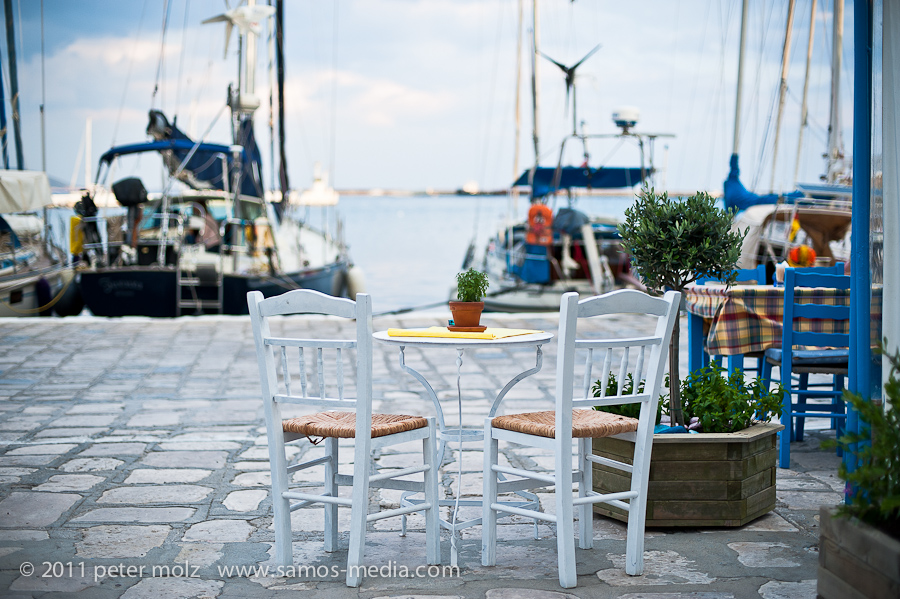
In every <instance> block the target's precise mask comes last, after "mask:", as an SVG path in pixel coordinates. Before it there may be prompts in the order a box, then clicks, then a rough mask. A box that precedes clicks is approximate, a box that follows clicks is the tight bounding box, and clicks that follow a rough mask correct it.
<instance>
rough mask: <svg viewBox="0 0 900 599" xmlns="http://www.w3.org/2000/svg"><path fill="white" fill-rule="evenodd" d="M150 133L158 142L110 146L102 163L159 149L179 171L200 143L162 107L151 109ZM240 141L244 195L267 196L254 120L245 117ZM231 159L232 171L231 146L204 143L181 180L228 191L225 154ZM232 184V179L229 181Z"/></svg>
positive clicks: (171, 167) (196, 186)
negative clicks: (224, 169)
mask: <svg viewBox="0 0 900 599" xmlns="http://www.w3.org/2000/svg"><path fill="white" fill-rule="evenodd" d="M147 133H148V134H149V135H151V136H152V137H153V138H154V139H155V140H156V141H153V142H146V143H140V144H131V145H127V146H118V147H115V148H111V149H109V150H108V151H107V152H106V153H105V154H103V156H101V157H100V163H101V164H103V163H108V162H110V161H112V160H113V159H114V158H115V157H116V156H122V155H125V154H135V153H140V152H154V151H155V152H159V153H160V154H161V155H162V157H163V161H164V162H165V163H166V166H167V167H168V169H169V173H171V174H173V175H174V174H175V173H176V172H177V171H178V167H179V166H181V163H182V162H184V159H185V158H187V156H188V154H190V152H191V150H192V149H193V148H194V146H195V145H196V142H195V141H194V140H192V139H191V138H190V137H188V136H187V135H186V134H185V133H184V132H182V131H181V130H180V129H179V128H178V127H176V126H175V125H174V124H170V123H169V121H168V119H167V118H166V117H165V115H163V113H162V112H160V111H158V110H151V111H150V123H149V124H148V125H147ZM238 144H239V145H240V146H242V147H243V149H244V150H243V152H242V153H241V194H243V195H247V196H253V197H259V198H261V197H263V186H262V158H261V155H260V151H259V146H258V145H257V144H256V137H255V136H254V134H253V121H252V119H251V117H250V116H244V117H243V118H242V119H241V122H240V125H239V127H238ZM223 156H224V157H225V158H226V159H227V163H228V171H229V172H231V171H232V170H233V168H234V166H235V165H234V156H233V155H232V153H231V146H227V145H223V144H210V143H201V144H199V145H198V146H197V149H196V151H195V152H194V154H193V155H192V156H191V158H190V159H189V160H188V161H187V164H185V167H184V169H183V170H182V171H181V173H179V175H178V179H179V180H181V181H183V182H184V183H186V184H187V185H188V186H190V187H191V188H192V189H218V190H224V188H225V187H224V182H225V178H224V177H223V173H222V157H223ZM229 183H230V181H229Z"/></svg>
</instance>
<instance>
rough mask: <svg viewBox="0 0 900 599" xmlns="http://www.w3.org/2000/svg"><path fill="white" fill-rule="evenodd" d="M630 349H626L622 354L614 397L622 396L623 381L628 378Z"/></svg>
mask: <svg viewBox="0 0 900 599" xmlns="http://www.w3.org/2000/svg"><path fill="white" fill-rule="evenodd" d="M630 350H631V348H630V347H626V348H625V351H623V352H622V362H621V363H620V364H619V388H618V390H617V391H616V395H622V389H624V388H625V379H626V378H627V377H628V354H629V353H630Z"/></svg>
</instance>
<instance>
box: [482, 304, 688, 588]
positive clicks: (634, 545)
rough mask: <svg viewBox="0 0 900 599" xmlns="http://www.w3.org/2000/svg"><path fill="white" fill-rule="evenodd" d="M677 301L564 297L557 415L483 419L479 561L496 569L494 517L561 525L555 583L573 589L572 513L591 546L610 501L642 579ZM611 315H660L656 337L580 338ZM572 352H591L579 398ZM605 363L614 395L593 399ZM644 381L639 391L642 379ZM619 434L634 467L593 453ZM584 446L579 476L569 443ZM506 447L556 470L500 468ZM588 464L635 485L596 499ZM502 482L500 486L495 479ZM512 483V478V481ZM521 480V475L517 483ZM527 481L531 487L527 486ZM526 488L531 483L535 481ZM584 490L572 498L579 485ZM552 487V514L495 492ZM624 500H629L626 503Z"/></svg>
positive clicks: (631, 568)
mask: <svg viewBox="0 0 900 599" xmlns="http://www.w3.org/2000/svg"><path fill="white" fill-rule="evenodd" d="M680 297H681V294H679V293H677V292H675V291H669V292H667V293H666V294H665V297H663V298H654V297H651V296H649V295H647V294H645V293H642V292H640V291H633V290H619V291H613V292H612V293H607V294H605V295H601V296H596V297H590V298H587V299H584V300H581V301H580V302H579V301H578V294H577V293H566V294H565V295H563V296H562V302H561V306H560V315H559V337H558V343H559V345H558V356H557V366H556V409H555V410H553V411H547V412H532V413H526V414H512V415H505V416H498V417H495V418H493V419H487V420H485V432H484V443H485V448H484V504H483V514H482V527H483V530H482V549H481V551H482V553H481V563H482V564H483V565H485V566H493V565H494V564H495V563H496V559H497V555H496V554H497V512H501V511H502V512H507V513H512V514H518V515H520V516H525V517H527V518H539V519H541V520H548V521H550V522H555V523H556V537H557V551H558V559H559V583H560V585H562V586H563V587H564V588H572V587H574V586H575V585H576V574H575V524H574V508H575V507H578V508H579V510H580V516H579V518H580V526H579V547H581V548H582V549H590V548H591V547H592V544H593V538H592V533H593V527H592V519H593V518H592V516H593V514H592V505H593V504H594V503H597V502H604V503H609V504H611V505H614V506H617V507H619V508H622V509H624V510H626V511H628V537H627V542H626V561H625V571H626V572H627V573H628V574H631V575H635V576H636V575H640V574H641V573H642V572H643V568H644V562H643V549H644V522H645V520H646V507H647V480H648V476H649V469H650V449H651V446H652V443H653V427H654V425H655V423H656V422H655V421H656V412H657V407H658V404H659V390H660V387H661V385H662V378H663V370H664V364H665V360H666V355H667V353H668V347H669V339H670V338H671V336H672V327H673V325H674V324H675V319H676V318H678V303H679V301H680ZM607 314H647V315H650V316H653V317H656V329H655V332H654V333H653V335H652V336H649V337H638V338H613V339H589V340H588V339H576V330H577V325H578V319H580V318H588V317H592V316H599V315H607ZM576 350H586V353H587V357H586V363H585V372H584V384H583V388H582V392H581V393H580V396H579V397H578V398H573V394H574V390H573V387H574V378H575V361H576V357H575V355H576ZM595 355H596V356H598V358H599V362H598V363H599V364H602V366H601V371H600V373H599V377H598V378H599V380H600V381H601V388H602V389H604V390H605V389H607V383H608V380H609V374H610V372H611V370H610V369H611V368H614V367H615V363H618V368H617V371H616V372H614V373H613V374H614V375H615V376H616V380H617V381H618V390H617V392H616V393H615V394H614V395H612V394H607V395H606V396H605V397H594V396H593V395H592V393H591V386H592V382H593V381H592V376H591V371H592V368H591V367H592V365H593V364H594V356H595ZM629 373H630V374H632V376H633V377H634V381H635V384H634V385H633V387H634V389H633V391H632V393H630V394H625V393H624V392H623V383H624V382H625V380H626V378H627V376H628V374H629ZM641 380H644V381H645V384H644V386H643V391H642V392H638V388H639V385H638V384H637V383H638V381H641ZM629 403H639V404H640V416H639V418H638V419H634V418H628V417H625V416H617V415H614V414H610V413H607V412H600V411H595V410H592V409H573V408H593V407H594V406H614V405H622V404H629ZM613 435H618V436H621V437H624V438H628V439H631V440H633V441H634V443H635V445H634V460H633V466H632V465H630V464H625V463H622V462H617V461H614V460H610V459H606V458H602V457H599V456H594V455H592V453H591V439H592V438H596V437H608V436H613ZM573 438H577V440H578V455H577V459H576V463H575V466H574V469H573V464H572V441H573ZM501 440H502V441H507V442H512V443H517V444H521V445H528V446H531V447H538V448H542V449H545V450H548V451H551V452H553V455H554V456H555V457H556V466H555V469H554V472H553V474H552V475H548V474H546V473H540V472H532V471H529V470H524V469H521V468H512V467H505V466H501V465H499V464H498V441H501ZM592 463H598V464H603V465H606V466H610V467H613V468H617V469H619V470H623V471H625V472H629V473H631V488H630V490H629V491H625V492H621V493H607V494H599V493H596V492H595V491H593V490H592V484H591V482H592V481H591V469H592ZM500 474H503V475H506V480H500V479H499V475H500ZM510 477H513V478H510ZM515 477H521V478H515ZM528 479H530V480H528ZM529 483H533V484H530V485H529ZM576 483H577V485H578V492H577V497H573V489H572V486H573V484H576ZM548 486H553V487H555V495H556V514H547V513H543V512H540V511H535V510H527V509H521V508H516V507H510V506H508V505H504V504H503V503H500V502H498V500H497V495H498V493H504V492H507V491H510V490H514V489H522V488H538V487H548ZM625 500H627V502H626V501H625Z"/></svg>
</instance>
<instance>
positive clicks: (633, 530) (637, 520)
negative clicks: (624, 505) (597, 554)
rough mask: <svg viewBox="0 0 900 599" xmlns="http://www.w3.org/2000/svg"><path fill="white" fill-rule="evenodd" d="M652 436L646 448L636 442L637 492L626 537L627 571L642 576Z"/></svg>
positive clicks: (633, 481) (633, 486)
mask: <svg viewBox="0 0 900 599" xmlns="http://www.w3.org/2000/svg"><path fill="white" fill-rule="evenodd" d="M651 442H652V438H650V439H648V441H647V445H646V447H645V448H641V447H639V446H638V444H637V443H635V446H634V459H633V460H632V463H633V464H634V470H633V472H632V473H631V491H633V492H636V493H637V497H635V498H634V499H632V500H631V501H630V502H629V505H628V531H627V533H626V538H625V573H626V574H628V575H630V576H640V575H641V574H643V573H644V529H645V528H646V522H647V486H648V484H649V481H650V449H651V445H650V443H651Z"/></svg>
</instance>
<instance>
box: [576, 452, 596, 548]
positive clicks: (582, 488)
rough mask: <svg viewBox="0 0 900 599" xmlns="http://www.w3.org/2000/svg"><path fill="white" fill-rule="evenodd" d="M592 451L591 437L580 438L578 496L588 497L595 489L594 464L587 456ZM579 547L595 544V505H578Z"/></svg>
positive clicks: (588, 546)
mask: <svg viewBox="0 0 900 599" xmlns="http://www.w3.org/2000/svg"><path fill="white" fill-rule="evenodd" d="M590 453H591V439H590V438H587V439H585V438H582V439H578V469H579V470H580V471H581V482H579V483H578V497H587V495H588V493H589V492H590V491H592V490H593V476H592V475H593V465H592V463H591V461H590V460H588V459H587V456H588V455H590ZM578 510H579V512H578V547H579V548H581V549H591V548H592V547H593V546H594V505H593V504H592V503H584V504H581V505H580V506H578Z"/></svg>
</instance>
